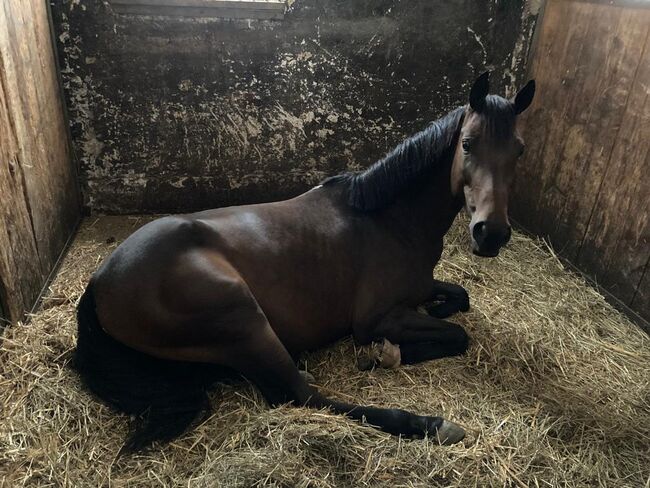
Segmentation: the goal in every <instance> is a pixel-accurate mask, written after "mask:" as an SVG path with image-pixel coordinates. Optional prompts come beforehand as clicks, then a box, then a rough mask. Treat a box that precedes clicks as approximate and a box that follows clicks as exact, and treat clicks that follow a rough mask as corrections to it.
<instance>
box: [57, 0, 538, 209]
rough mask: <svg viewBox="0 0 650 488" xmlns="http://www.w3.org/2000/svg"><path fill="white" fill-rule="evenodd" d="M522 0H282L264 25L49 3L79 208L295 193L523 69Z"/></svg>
mask: <svg viewBox="0 0 650 488" xmlns="http://www.w3.org/2000/svg"><path fill="white" fill-rule="evenodd" d="M538 3H539V1H538V0H529V1H528V2H526V1H525V0H490V1H487V0H486V1H477V0H411V1H405V0H402V1H400V0H374V1H373V0H354V1H350V0H296V1H295V2H293V3H292V6H291V7H290V8H289V10H288V12H287V14H286V16H285V18H284V19H283V20H279V21H254V20H251V21H247V20H239V21H234V20H226V19H220V20H215V19H191V18H190V19H188V18H178V17H177V18H173V17H145V16H126V15H118V14H115V13H114V12H113V10H112V9H111V6H110V0H109V1H99V0H54V2H53V8H54V17H55V24H56V29H57V31H58V32H57V37H58V43H59V50H60V56H61V60H62V71H63V77H64V81H65V89H66V96H67V103H68V107H69V112H70V119H71V120H70V123H71V128H72V134H73V140H74V146H75V152H76V155H77V157H78V160H79V161H80V172H81V175H82V191H83V195H84V203H85V206H86V207H87V208H88V209H90V210H92V211H100V212H109V213H125V212H143V211H144V212H162V211H188V210H193V209H200V208H206V207H214V206H219V205H225V204H236V203H242V202H251V201H264V200H270V199H276V198H281V197H287V196H291V195H294V194H297V193H299V192H301V191H303V190H304V189H306V188H308V187H309V186H310V185H313V184H315V183H316V182H318V181H319V180H320V179H322V178H323V177H325V176H327V175H330V174H335V173H337V172H341V171H344V170H351V169H352V170H354V169H359V168H362V167H364V166H367V165H369V164H370V163H372V162H373V161H374V160H376V159H377V158H378V157H380V156H381V155H382V154H383V153H385V152H386V151H387V150H388V149H390V148H391V147H393V146H394V145H396V144H397V143H398V142H399V141H400V140H401V139H403V138H404V137H405V136H406V135H408V134H411V133H413V132H415V131H417V130H419V129H421V128H423V127H424V126H425V125H426V124H427V123H428V122H429V121H431V120H433V119H435V118H437V117H439V116H440V115H442V114H444V113H445V112H446V111H448V110H450V109H452V108H454V107H456V106H458V105H460V104H462V103H464V102H465V99H466V94H467V92H468V89H469V84H470V83H471V81H472V80H473V79H474V77H475V76H476V75H477V74H479V73H480V72H482V71H483V70H485V69H486V68H489V69H492V70H494V76H493V77H492V79H493V85H494V86H495V91H498V92H501V93H503V92H504V91H505V90H506V89H512V87H514V86H515V85H517V84H518V83H520V82H521V81H522V79H523V72H524V70H525V60H526V57H527V51H528V47H529V45H530V39H531V37H532V31H533V27H534V23H535V19H536V14H537V9H538Z"/></svg>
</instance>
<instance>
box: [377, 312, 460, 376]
mask: <svg viewBox="0 0 650 488" xmlns="http://www.w3.org/2000/svg"><path fill="white" fill-rule="evenodd" d="M373 335H374V337H375V338H376V339H380V338H385V339H388V341H390V343H391V344H398V345H399V354H400V362H401V364H414V363H419V362H422V361H428V360H430V359H438V358H442V357H447V356H457V355H460V354H464V353H465V351H466V350H467V347H468V344H469V337H468V336H467V333H466V332H465V330H464V329H463V328H462V327H461V326H460V325H457V324H453V323H451V322H447V321H445V320H440V319H437V318H434V317H430V316H428V315H424V314H421V313H418V312H417V311H415V310H411V309H408V308H397V309H395V310H393V311H392V312H391V313H389V314H388V315H387V316H386V317H384V318H383V319H382V320H381V321H380V322H379V323H378V324H377V326H376V328H375V330H374V331H373Z"/></svg>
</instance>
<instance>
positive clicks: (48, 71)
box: [0, 0, 79, 320]
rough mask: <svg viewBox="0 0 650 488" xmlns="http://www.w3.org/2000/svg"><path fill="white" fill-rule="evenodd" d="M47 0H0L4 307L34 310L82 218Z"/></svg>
mask: <svg viewBox="0 0 650 488" xmlns="http://www.w3.org/2000/svg"><path fill="white" fill-rule="evenodd" d="M63 110H64V108H63V106H62V101H61V95H60V86H59V82H58V75H57V69H56V62H55V55H54V50H53V46H52V41H51V35H50V24H49V21H48V11H47V2H46V1H45V0H2V1H1V2H0V302H1V304H0V309H1V310H3V314H4V315H5V317H4V318H5V319H7V318H8V319H10V320H17V319H19V318H21V317H22V315H23V313H24V311H26V310H29V309H30V308H31V306H32V305H33V304H34V301H35V300H36V298H37V297H38V294H39V291H40V290H41V288H42V286H43V285H44V284H45V282H46V280H47V277H48V275H49V273H50V271H51V270H52V268H53V266H54V264H55V263H56V261H57V258H58V256H59V254H60V253H61V251H62V249H63V248H64V246H65V243H66V241H67V240H68V237H69V236H70V234H71V233H72V232H73V231H74V229H75V227H76V224H77V221H78V219H79V198H78V194H77V188H76V181H75V180H76V177H75V171H74V168H73V165H72V163H71V158H70V148H69V144H68V135H67V134H68V132H67V127H66V124H65V122H64V115H63Z"/></svg>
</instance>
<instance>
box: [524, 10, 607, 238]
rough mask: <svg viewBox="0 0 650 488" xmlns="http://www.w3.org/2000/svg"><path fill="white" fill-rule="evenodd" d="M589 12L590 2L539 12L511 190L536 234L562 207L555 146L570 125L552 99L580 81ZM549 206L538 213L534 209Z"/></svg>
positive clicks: (564, 110)
mask: <svg viewBox="0 0 650 488" xmlns="http://www.w3.org/2000/svg"><path fill="white" fill-rule="evenodd" d="M595 16H596V15H595V12H594V10H593V8H592V6H590V5H586V4H572V3H567V2H563V1H549V2H548V4H547V6H546V10H545V13H544V25H543V26H542V32H541V34H540V40H539V47H538V49H537V56H536V59H534V60H533V63H532V70H531V71H532V74H533V77H534V78H535V80H536V82H537V86H538V96H537V97H536V99H535V101H534V102H533V103H534V105H533V107H532V111H531V112H530V113H527V114H525V116H524V117H523V119H522V133H523V135H524V139H525V140H526V144H527V146H528V147H527V150H526V155H525V156H524V158H523V159H522V161H521V162H520V164H519V166H518V176H517V181H518V182H521V183H519V185H518V187H519V188H520V191H519V193H518V194H515V198H514V200H515V202H516V207H519V206H521V210H516V211H515V212H514V215H515V217H516V218H517V219H518V220H519V221H521V223H522V224H523V225H524V226H526V227H528V228H531V229H535V231H536V232H539V233H540V234H542V235H548V234H550V231H551V230H552V227H553V225H552V220H550V221H549V218H550V217H549V216H552V215H556V214H557V213H558V212H559V210H560V209H561V208H562V207H563V205H564V201H565V196H564V194H563V193H562V192H561V191H560V190H559V189H558V188H557V187H556V186H555V175H556V173H557V171H558V167H559V165H560V163H561V161H562V159H561V157H560V154H558V148H562V147H563V141H564V139H565V136H566V134H567V132H568V131H569V129H570V126H571V119H570V114H568V112H567V107H566V106H564V105H561V104H557V103H555V102H554V101H555V100H565V99H567V98H568V94H569V93H570V91H571V90H573V89H574V87H575V86H576V85H580V83H582V81H581V78H579V76H581V74H580V72H578V71H577V70H576V69H575V67H576V66H578V65H579V64H580V58H581V56H582V51H583V50H584V49H586V47H585V46H588V44H589V43H590V42H591V39H589V37H588V33H589V28H590V26H591V24H592V22H593V21H594V18H595ZM553 207H555V208H554V210H552V211H548V212H540V211H539V210H538V209H547V208H553Z"/></svg>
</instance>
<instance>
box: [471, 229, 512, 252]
mask: <svg viewBox="0 0 650 488" xmlns="http://www.w3.org/2000/svg"><path fill="white" fill-rule="evenodd" d="M471 233H472V252H473V253H474V254H476V255H477V256H482V257H486V258H493V257H496V256H498V255H499V251H500V250H501V248H502V247H503V246H505V245H506V244H507V243H508V241H509V240H510V237H511V235H512V229H511V227H510V226H509V225H507V224H505V225H504V224H497V223H493V222H490V221H487V220H485V221H481V222H477V223H476V224H474V225H473V226H472V228H471Z"/></svg>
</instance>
